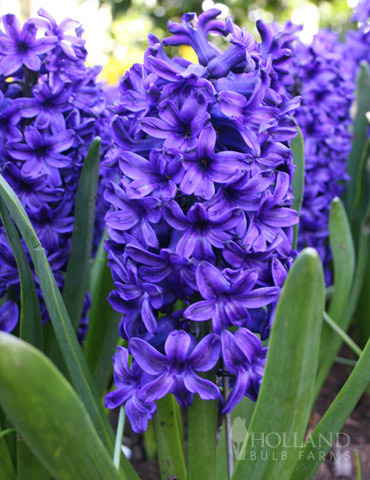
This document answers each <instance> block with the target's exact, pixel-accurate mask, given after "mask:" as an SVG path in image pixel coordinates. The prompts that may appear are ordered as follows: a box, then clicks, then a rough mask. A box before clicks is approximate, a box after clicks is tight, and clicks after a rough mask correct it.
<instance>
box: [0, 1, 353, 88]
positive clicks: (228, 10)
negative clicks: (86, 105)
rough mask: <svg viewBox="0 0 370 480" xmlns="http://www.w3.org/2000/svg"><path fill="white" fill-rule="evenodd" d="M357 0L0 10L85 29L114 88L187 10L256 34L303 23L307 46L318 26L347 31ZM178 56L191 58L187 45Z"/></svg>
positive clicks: (0, 4) (76, 4) (11, 6)
mask: <svg viewBox="0 0 370 480" xmlns="http://www.w3.org/2000/svg"><path fill="white" fill-rule="evenodd" d="M357 3H358V0H324V1H323V0H309V1H308V0H269V1H268V0H249V1H248V0H223V1H222V2H217V0H216V1H214V0H204V1H201V0H200V1H197V0H0V12H1V14H2V15H3V14H5V13H16V14H17V15H19V16H20V17H21V18H22V20H23V21H24V20H25V19H26V18H28V17H29V16H32V15H35V14H36V13H37V10H38V8H39V7H40V6H41V7H43V8H45V9H46V10H48V11H49V12H50V13H51V14H52V15H54V16H55V17H56V19H57V20H58V21H60V20H62V19H63V18H64V17H66V16H68V17H72V18H75V19H77V20H79V21H80V22H81V23H82V24H83V27H84V29H85V38H86V43H87V45H86V46H87V49H88V51H89V57H88V59H89V61H90V63H94V64H100V65H103V66H104V68H103V72H102V78H103V79H104V80H105V81H107V82H108V83H109V84H110V85H115V84H116V83H117V81H118V79H119V78H120V77H121V76H122V75H123V74H124V72H125V71H126V70H127V69H128V68H130V66H131V65H132V64H133V63H135V62H141V61H142V58H143V53H144V50H145V48H146V44H147V34H148V33H149V32H153V33H154V34H155V35H157V36H158V37H159V38H163V37H165V36H167V22H168V20H169V19H171V20H175V21H180V20H181V16H182V15H183V14H184V13H186V12H190V11H192V12H197V13H198V14H200V13H201V12H202V11H204V10H208V9H209V8H218V9H220V10H221V12H222V14H221V15H222V16H223V17H226V16H227V15H232V16H233V18H234V19H235V20H236V22H237V23H238V24H239V25H243V26H245V27H246V28H247V29H248V30H249V31H251V32H252V33H254V34H255V35H256V36H257V31H256V29H255V21H256V20H257V19H259V18H262V19H263V20H264V21H266V22H267V23H270V22H273V21H276V22H279V23H281V24H284V23H285V22H286V21H287V20H292V21H293V23H295V24H297V25H298V24H302V25H303V27H304V28H303V31H302V33H301V39H302V41H304V42H307V43H308V42H310V41H311V40H312V37H313V35H314V34H315V33H317V31H318V29H319V28H325V27H328V28H330V29H332V30H334V31H336V32H338V33H339V34H340V35H343V36H344V35H345V32H346V31H347V30H348V29H349V28H350V17H351V14H352V9H353V7H355V6H356V5H357ZM180 54H181V55H183V56H185V57H186V58H188V59H189V60H195V59H194V54H193V52H192V50H191V48H190V47H185V46H184V47H182V48H181V50H180Z"/></svg>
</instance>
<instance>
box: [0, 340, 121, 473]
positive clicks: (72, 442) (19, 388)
mask: <svg viewBox="0 0 370 480" xmlns="http://www.w3.org/2000/svg"><path fill="white" fill-rule="evenodd" d="M0 401H1V404H2V405H3V407H4V409H5V411H6V413H7V415H8V416H9V418H10V419H11V420H12V422H13V424H14V425H15V427H16V429H17V431H18V432H19V433H20V434H21V435H22V437H23V438H25V440H26V441H27V443H28V446H29V448H30V449H31V450H32V451H33V453H34V454H35V455H36V456H37V457H38V458H39V460H40V461H41V462H42V463H43V464H44V465H45V467H46V468H47V469H48V471H49V472H50V473H51V474H52V475H53V476H54V477H55V478H61V479H63V480H76V479H79V480H103V479H106V480H119V479H120V478H121V477H120V475H119V473H118V471H117V470H116V469H115V468H114V466H113V462H112V460H111V458H110V457H109V455H108V452H107V451H106V449H105V448H104V446H103V444H102V442H101V441H100V439H99V437H98V434H97V432H96V430H95V429H94V426H93V424H92V422H91V419H90V417H89V415H88V413H87V411H86V409H85V407H84V405H83V403H82V401H81V399H80V398H79V397H78V395H77V394H76V393H75V392H74V390H73V389H72V388H71V386H70V384H69V383H68V382H67V380H66V379H65V378H64V377H63V375H62V374H61V373H60V372H59V371H58V370H57V369H56V368H55V366H54V365H53V364H52V363H51V362H50V360H49V359H48V358H47V357H45V355H43V354H42V353H41V352H40V351H39V350H37V349H35V348H34V347H32V346H31V345H29V344H28V343H26V342H23V341H22V340H19V339H17V338H16V337H13V336H12V335H9V334H5V333H0Z"/></svg>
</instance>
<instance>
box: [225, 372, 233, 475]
mask: <svg viewBox="0 0 370 480" xmlns="http://www.w3.org/2000/svg"><path fill="white" fill-rule="evenodd" d="M223 384H224V389H223V394H224V403H226V400H227V397H228V396H229V393H230V385H229V377H228V376H225V377H224V379H223ZM225 435H226V455H227V473H228V479H229V480H230V479H231V477H232V475H233V472H234V456H233V441H232V437H231V413H226V415H225Z"/></svg>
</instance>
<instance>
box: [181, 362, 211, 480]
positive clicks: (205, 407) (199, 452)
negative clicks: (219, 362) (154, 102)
mask: <svg viewBox="0 0 370 480" xmlns="http://www.w3.org/2000/svg"><path fill="white" fill-rule="evenodd" d="M203 378H206V379H207V380H210V381H214V380H215V375H214V373H213V374H212V372H207V374H206V375H204V376H203ZM216 434H217V400H202V399H201V398H200V397H199V395H194V401H193V403H192V404H191V405H190V407H189V409H188V458H187V467H188V480H215V479H216Z"/></svg>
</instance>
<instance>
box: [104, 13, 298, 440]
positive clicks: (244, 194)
mask: <svg viewBox="0 0 370 480" xmlns="http://www.w3.org/2000/svg"><path fill="white" fill-rule="evenodd" d="M219 13H220V12H219V11H218V10H216V9H212V10H208V11H206V12H204V13H202V14H201V15H200V16H199V18H197V16H196V15H195V14H193V13H189V14H185V15H184V16H183V18H182V22H181V23H180V24H179V23H173V22H170V23H169V31H170V32H171V33H172V34H173V35H172V36H170V37H168V38H166V39H164V41H163V45H165V46H166V45H174V46H177V45H181V44H187V45H190V46H191V47H192V48H193V49H194V51H195V53H196V54H197V56H198V59H199V64H193V63H191V62H190V61H187V60H185V59H183V58H178V57H175V58H172V59H171V58H169V57H168V56H167V54H166V52H165V50H164V47H163V45H162V43H161V42H160V41H159V40H158V38H156V37H155V36H154V35H153V34H150V35H149V47H148V49H147V50H146V53H145V58H144V64H143V65H141V64H140V65H139V64H136V65H134V66H133V67H132V68H131V69H130V71H129V72H127V74H126V75H125V76H124V78H123V79H122V81H121V85H120V93H121V95H120V101H119V102H118V104H117V105H116V106H115V107H114V112H115V114H116V117H115V119H114V121H113V124H112V135H113V138H114V140H115V144H116V147H115V148H114V149H112V150H111V151H110V152H109V154H108V160H109V162H110V164H111V165H115V166H117V171H118V176H119V181H118V183H114V182H112V183H111V184H109V185H108V187H107V189H106V191H105V198H106V200H107V201H108V202H109V203H110V204H111V210H110V211H109V212H108V213H107V215H106V224H107V227H108V233H109V236H110V240H109V241H108V242H107V249H108V251H109V264H110V267H111V270H112V274H113V279H114V284H115V290H114V291H113V292H112V293H111V295H110V302H111V304H112V306H113V307H114V308H115V309H116V310H117V311H118V312H120V313H122V321H121V324H120V333H121V336H122V337H123V338H124V339H125V340H127V341H128V348H123V347H119V349H118V351H117V353H116V355H115V357H114V377H115V385H116V387H117V389H116V390H115V391H113V392H111V393H109V394H108V395H107V397H106V406H107V407H108V408H115V407H117V406H118V405H121V404H122V403H124V402H126V411H127V415H128V417H129V419H130V421H131V425H132V427H133V429H134V430H135V431H137V432H142V431H144V430H145V429H146V426H147V422H148V419H151V418H152V416H153V415H154V413H155V410H156V405H155V401H156V400H158V399H160V398H162V397H163V396H165V395H166V394H167V393H168V392H171V393H173V394H174V395H175V396H176V398H177V400H178V402H179V403H180V405H183V406H188V405H189V404H191V402H192V400H193V396H194V394H198V395H199V396H200V397H201V398H202V399H205V400H209V399H218V400H220V401H221V402H222V400H221V395H220V389H219V386H217V385H216V384H215V383H213V382H211V381H209V380H206V379H204V378H202V377H201V376H199V375H198V374H197V372H208V371H210V370H212V369H213V368H215V367H216V368H218V369H219V368H220V369H222V370H223V371H224V372H223V374H226V375H228V376H230V378H231V387H232V391H231V394H230V396H229V398H228V399H227V401H226V403H225V404H224V405H223V412H230V411H231V410H232V408H233V407H234V406H235V405H236V404H237V403H238V402H239V401H240V400H241V399H242V398H243V396H245V395H247V396H248V397H250V398H251V399H253V400H255V399H256V397H257V394H258V390H259V386H260V382H261V378H262V373H263V367H264V363H265V357H266V349H265V348H262V346H261V339H262V340H264V339H266V338H267V337H268V334H269V330H270V325H271V321H272V316H273V312H274V308H275V306H276V301H277V299H278V297H279V294H280V289H281V286H282V284H283V282H284V279H285V277H286V275H287V271H288V269H289V266H290V265H291V263H292V261H293V257H294V252H293V251H292V226H293V225H294V224H296V223H297V221H298V218H297V213H296V212H295V211H294V210H292V209H291V208H290V207H291V202H292V191H291V180H292V175H293V172H294V166H293V164H292V155H291V151H290V148H289V142H290V140H291V139H292V138H293V137H294V136H295V135H296V126H295V123H294V120H293V118H292V114H294V111H295V109H296V108H297V106H298V105H299V98H292V97H291V96H290V95H288V94H286V93H285V90H284V88H282V85H281V82H280V80H279V79H280V77H281V76H282V75H284V74H287V73H288V66H289V58H290V56H291V51H290V50H289V49H288V48H285V47H284V46H283V42H284V38H285V37H284V36H283V35H280V34H279V35H273V34H272V32H271V31H270V30H269V29H268V28H267V27H266V26H265V25H264V24H263V23H262V22H258V25H257V26H258V29H259V31H260V33H261V37H262V42H261V43H258V42H256V41H255V40H254V38H253V36H252V35H251V34H250V33H248V32H247V31H246V30H244V29H240V28H239V27H238V26H237V25H235V24H234V23H233V22H232V20H231V19H230V18H228V19H227V20H226V21H221V20H218V19H217V17H218V15H219ZM210 33H212V35H214V36H215V35H217V34H218V35H220V36H224V37H228V41H229V46H228V47H227V48H226V49H225V50H224V51H222V50H220V49H219V48H218V47H217V46H216V45H215V44H214V43H210V41H209V40H208V36H209V34H210ZM199 322H203V323H202V325H203V327H204V328H201V324H200V323H199ZM201 332H202V333H201ZM129 354H131V355H132V363H131V362H129Z"/></svg>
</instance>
